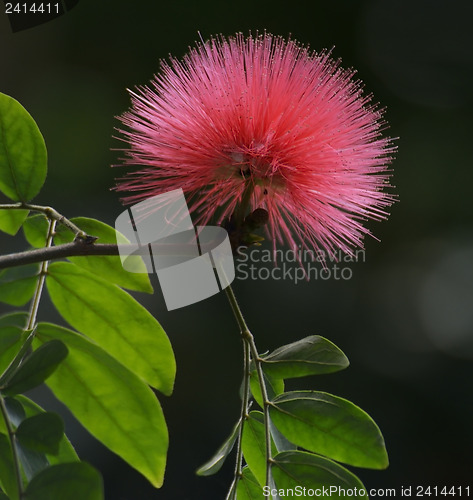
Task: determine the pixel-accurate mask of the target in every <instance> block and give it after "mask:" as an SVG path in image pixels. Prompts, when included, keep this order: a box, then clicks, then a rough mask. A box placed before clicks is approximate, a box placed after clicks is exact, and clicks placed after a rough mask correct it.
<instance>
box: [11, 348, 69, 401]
mask: <svg viewBox="0 0 473 500" xmlns="http://www.w3.org/2000/svg"><path fill="white" fill-rule="evenodd" d="M66 356H67V347H66V346H65V345H64V344H63V343H62V342H61V341H59V340H52V341H51V342H48V343H46V344H44V345H42V346H41V347H39V348H38V349H36V351H34V352H33V353H32V354H30V355H29V356H28V357H27V358H26V359H25V361H24V362H23V363H22V364H21V365H20V366H19V368H17V369H16V370H15V372H14V373H13V374H12V375H11V377H10V378H9V380H8V381H7V382H6V385H5V387H4V388H3V389H2V392H3V393H4V394H6V395H7V396H12V395H14V394H21V393H22V392H25V391H28V390H30V389H33V388H34V387H37V386H38V385H40V384H42V383H43V382H44V381H45V380H46V379H47V378H48V377H49V376H50V375H51V374H52V373H53V372H54V370H56V368H57V367H58V365H59V364H60V363H61V361H63V360H64V358H65V357H66Z"/></svg>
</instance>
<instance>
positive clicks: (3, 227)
mask: <svg viewBox="0 0 473 500" xmlns="http://www.w3.org/2000/svg"><path fill="white" fill-rule="evenodd" d="M28 213H29V210H1V209H0V231H3V232H4V233H7V234H10V235H11V236H14V235H15V234H16V233H17V232H18V229H20V227H21V225H22V224H23V222H24V220H25V219H26V217H28Z"/></svg>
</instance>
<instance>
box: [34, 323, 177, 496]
mask: <svg viewBox="0 0 473 500" xmlns="http://www.w3.org/2000/svg"><path fill="white" fill-rule="evenodd" d="M52 339H56V340H61V341H62V342H64V344H65V345H66V346H67V348H68V350H69V355H68V357H67V358H66V359H65V360H64V361H63V362H62V363H61V365H60V366H59V368H58V370H57V371H56V373H54V374H53V375H52V376H51V377H50V378H49V379H48V381H47V384H48V386H49V387H50V388H51V389H52V391H53V392H54V394H55V396H56V397H57V398H58V399H59V400H60V401H62V402H63V403H64V404H65V405H66V406H67V407H68V408H69V410H70V411H71V412H72V413H73V414H74V416H75V417H76V418H77V419H78V420H79V421H80V422H81V423H82V425H83V426H84V427H85V428H86V429H87V430H88V431H89V432H90V433H91V434H92V435H94V436H95V437H96V438H97V439H98V440H99V441H101V442H102V443H103V444H104V445H105V446H107V447H108V448H110V449H111V450H112V451H114V452H115V453H117V454H118V455H120V456H121V457H122V458H123V459H124V460H126V461H127V462H128V463H129V464H130V465H131V466H133V467H134V468H136V469H137V470H138V471H139V472H141V473H142V474H143V475H144V476H145V477H146V478H147V479H148V480H149V481H150V482H151V483H152V484H153V485H154V486H156V487H159V486H161V484H162V481H163V476H164V469H165V465H166V453H167V448H168V433H167V427H166V422H165V420H164V416H163V413H162V410H161V406H160V404H159V402H158V400H157V399H156V397H155V395H154V394H153V392H152V391H151V389H150V388H149V387H148V386H147V385H146V384H145V383H144V382H143V381H142V380H141V379H139V378H138V377H137V376H136V375H134V374H133V373H132V372H131V371H130V370H128V369H127V368H125V367H124V366H123V365H122V364H120V363H119V362H118V361H117V360H116V359H114V358H112V357H111V356H110V355H109V354H107V353H106V352H105V351H104V350H103V349H101V348H100V347H99V346H97V345H95V344H93V343H92V342H90V341H88V340H87V339H86V338H85V337H83V336H82V335H79V334H77V333H75V332H72V331H70V330H66V329H65V328H61V327H59V326H55V325H50V324H46V323H40V324H39V325H38V330H37V337H36V339H35V341H34V344H35V345H38V344H39V343H41V342H47V341H51V340H52Z"/></svg>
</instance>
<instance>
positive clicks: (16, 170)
mask: <svg viewBox="0 0 473 500" xmlns="http://www.w3.org/2000/svg"><path fill="white" fill-rule="evenodd" d="M47 162H48V155H47V151H46V145H45V143H44V139H43V136H42V135H41V132H40V131H39V128H38V126H37V125H36V122H35V121H34V120H33V118H32V117H31V115H30V114H29V113H28V111H26V109H25V108H24V107H23V106H22V105H21V104H20V103H19V102H18V101H16V100H15V99H13V98H12V97H9V96H7V95H5V94H2V93H0V191H2V192H3V193H4V194H5V195H6V196H8V197H9V198H11V199H12V200H14V201H23V202H27V201H29V200H31V199H32V198H34V197H35V196H36V195H37V194H38V193H39V191H40V189H41V187H42V186H43V184H44V181H45V179H46V173H47V168H48V167H47Z"/></svg>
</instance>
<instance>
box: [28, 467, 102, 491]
mask: <svg viewBox="0 0 473 500" xmlns="http://www.w3.org/2000/svg"><path fill="white" fill-rule="evenodd" d="M24 498H25V500H52V499H62V498H64V499H67V500H103V498H104V494H103V485H102V478H101V477H100V474H99V473H98V472H97V471H96V470H95V469H94V468H93V467H92V466H91V465H89V464H87V463H85V462H76V463H72V464H59V465H52V466H51V467H48V468H47V469H45V470H44V471H42V472H41V473H40V474H38V475H37V476H36V477H34V478H33V479H32V480H31V481H30V483H29V484H28V487H27V488H26V492H25V494H24Z"/></svg>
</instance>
